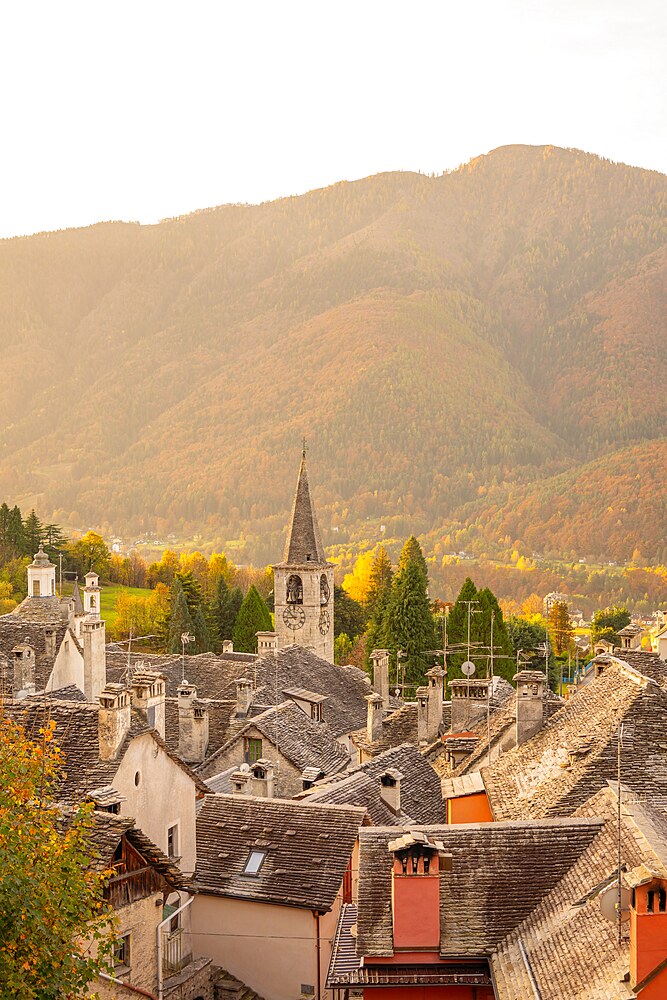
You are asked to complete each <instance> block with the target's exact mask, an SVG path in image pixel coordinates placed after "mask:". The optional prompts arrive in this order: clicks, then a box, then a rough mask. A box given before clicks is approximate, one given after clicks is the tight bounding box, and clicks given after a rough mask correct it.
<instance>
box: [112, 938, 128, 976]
mask: <svg viewBox="0 0 667 1000" xmlns="http://www.w3.org/2000/svg"><path fill="white" fill-rule="evenodd" d="M113 960H114V965H115V966H119V965H124V966H125V967H126V968H127V969H129V967H130V935H129V934H123V936H122V937H119V938H118V939H117V941H116V944H115V945H114V949H113Z"/></svg>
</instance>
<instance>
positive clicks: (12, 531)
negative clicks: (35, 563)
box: [7, 507, 37, 559]
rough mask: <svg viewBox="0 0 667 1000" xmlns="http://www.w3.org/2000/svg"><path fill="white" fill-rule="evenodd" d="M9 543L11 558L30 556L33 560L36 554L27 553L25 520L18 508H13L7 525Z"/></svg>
mask: <svg viewBox="0 0 667 1000" xmlns="http://www.w3.org/2000/svg"><path fill="white" fill-rule="evenodd" d="M7 542H8V544H9V548H10V552H11V556H10V558H13V559H14V558H16V557H17V556H29V557H30V558H31V559H32V557H33V556H34V554H35V552H36V551H37V549H35V552H27V551H26V548H27V546H26V542H25V532H24V531H23V518H22V517H21V511H20V510H19V508H18V507H12V509H11V510H10V512H9V518H8V523H7Z"/></svg>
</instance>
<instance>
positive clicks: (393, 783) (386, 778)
mask: <svg viewBox="0 0 667 1000" xmlns="http://www.w3.org/2000/svg"><path fill="white" fill-rule="evenodd" d="M402 778H403V775H402V774H401V772H400V771H397V770H396V768H395V767H390V768H388V769H387V770H386V771H385V772H384V773H383V774H381V775H380V798H381V799H382V801H383V802H384V803H385V805H387V806H389V808H390V809H391V811H392V812H393V813H399V812H400V811H401V780H402Z"/></svg>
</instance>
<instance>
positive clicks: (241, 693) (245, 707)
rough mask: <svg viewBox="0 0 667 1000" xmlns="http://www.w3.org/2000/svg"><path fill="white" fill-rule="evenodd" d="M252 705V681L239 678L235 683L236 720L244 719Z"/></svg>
mask: <svg viewBox="0 0 667 1000" xmlns="http://www.w3.org/2000/svg"><path fill="white" fill-rule="evenodd" d="M251 705H252V681H249V680H248V678H247V677H239V678H238V680H237V682H236V718H237V719H245V718H246V716H247V715H248V712H249V711H250V706H251Z"/></svg>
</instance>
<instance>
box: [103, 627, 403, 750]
mask: <svg viewBox="0 0 667 1000" xmlns="http://www.w3.org/2000/svg"><path fill="white" fill-rule="evenodd" d="M131 662H132V665H133V667H136V666H137V665H138V664H139V663H141V662H143V663H144V664H145V666H146V667H149V668H150V669H151V670H158V671H159V672H160V673H161V674H164V676H165V679H166V684H167V695H168V696H169V697H172V698H175V697H176V695H177V691H178V686H179V684H180V683H181V678H182V676H183V665H182V663H181V657H180V656H178V655H177V654H171V655H164V656H159V655H154V654H153V655H151V654H146V653H141V654H134V653H133V654H132V656H131ZM126 670H127V653H126V652H121V651H120V650H118V651H116V650H114V649H113V647H107V680H109V681H115V682H118V681H120V680H121V678H122V677H123V676H124V675H125V673H126ZM185 676H186V677H187V679H188V681H189V682H190V683H191V684H194V686H195V687H196V689H197V696H198V697H199V698H212V699H215V700H219V701H221V702H224V701H234V702H235V701H236V681H237V680H238V679H240V678H241V677H248V678H249V679H250V680H252V681H253V683H254V684H255V694H254V701H255V703H256V704H259V705H261V706H263V707H267V706H269V705H279V704H280V703H281V702H283V701H284V700H285V698H284V694H283V692H284V690H285V689H286V688H306V689H308V690H309V691H311V692H312V693H314V694H318V695H323V696H324V697H325V698H327V701H326V703H325V704H324V706H323V717H324V720H325V721H326V722H327V723H328V724H329V725H330V726H331V728H332V730H333V731H334V732H335V734H336V735H337V736H340V735H342V734H343V733H347V732H349V731H350V730H351V729H354V728H355V727H357V726H360V725H362V724H363V723H364V722H365V721H366V711H367V705H366V701H365V696H366V695H367V694H368V693H369V691H370V690H371V686H370V681H369V679H368V676H367V675H366V674H365V673H364V672H363V670H358V669H357V668H356V667H339V666H337V665H336V664H334V663H329V661H328V660H323V659H321V658H320V657H319V656H317V655H316V654H315V653H314V652H313V651H312V650H309V649H304V648H303V647H302V646H287V647H286V648H285V649H281V650H279V651H278V652H277V653H275V654H273V655H270V656H265V657H259V656H252V655H250V654H243V653H229V654H222V655H221V656H214V655H212V654H209V655H204V656H186V657H185ZM169 738H170V739H172V737H171V736H170V737H169ZM399 742H402V741H399Z"/></svg>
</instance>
